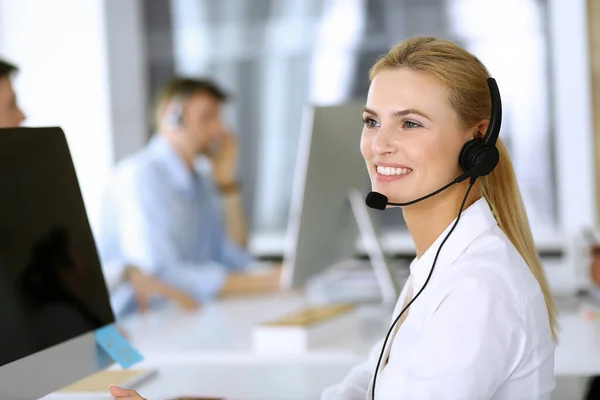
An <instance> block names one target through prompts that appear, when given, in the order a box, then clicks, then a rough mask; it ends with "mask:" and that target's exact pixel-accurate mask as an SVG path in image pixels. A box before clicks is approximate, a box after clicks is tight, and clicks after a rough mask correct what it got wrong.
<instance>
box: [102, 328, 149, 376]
mask: <svg viewBox="0 0 600 400" xmlns="http://www.w3.org/2000/svg"><path fill="white" fill-rule="evenodd" d="M94 336H95V337H96V343H97V344H98V345H99V346H100V347H101V348H102V349H103V350H104V351H105V352H106V353H107V354H108V355H109V356H110V357H111V358H112V359H113V360H114V361H115V362H117V363H119V365H121V367H123V368H129V367H131V366H132V365H134V364H136V363H138V362H140V361H142V360H143V359H144V357H142V355H141V354H140V353H139V352H138V351H137V350H136V349H135V347H133V346H132V345H131V343H129V341H128V340H127V339H126V338H125V337H124V336H123V335H122V334H121V332H119V330H118V329H117V327H116V326H115V324H110V325H106V326H104V327H102V328H100V329H98V330H96V332H94Z"/></svg>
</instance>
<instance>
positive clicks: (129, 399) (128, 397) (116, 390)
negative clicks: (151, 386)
mask: <svg viewBox="0 0 600 400" xmlns="http://www.w3.org/2000/svg"><path fill="white" fill-rule="evenodd" d="M109 391H110V394H111V395H112V396H113V397H114V398H115V399H120V400H146V399H145V398H143V397H142V396H140V395H139V394H138V392H136V391H135V390H127V389H122V388H120V387H118V386H112V385H111V387H110V389H109Z"/></svg>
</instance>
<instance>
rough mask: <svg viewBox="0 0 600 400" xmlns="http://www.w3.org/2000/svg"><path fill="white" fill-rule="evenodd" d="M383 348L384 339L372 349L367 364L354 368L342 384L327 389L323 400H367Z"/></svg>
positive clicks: (322, 397)
mask: <svg viewBox="0 0 600 400" xmlns="http://www.w3.org/2000/svg"><path fill="white" fill-rule="evenodd" d="M381 346H383V339H381V340H380V341H378V342H377V343H376V344H375V345H374V346H373V347H372V348H371V350H370V352H369V357H368V358H367V360H366V361H365V362H363V363H361V364H358V365H357V366H355V367H353V368H352V369H351V370H350V372H349V373H348V375H346V377H345V378H344V379H343V380H342V381H341V382H340V383H338V384H336V385H334V386H331V387H328V388H327V389H325V390H324V391H323V393H322V395H321V400H365V399H366V396H367V391H368V389H369V385H370V383H371V379H372V378H373V372H374V371H375V367H376V366H377V360H378V359H379V355H380V353H381Z"/></svg>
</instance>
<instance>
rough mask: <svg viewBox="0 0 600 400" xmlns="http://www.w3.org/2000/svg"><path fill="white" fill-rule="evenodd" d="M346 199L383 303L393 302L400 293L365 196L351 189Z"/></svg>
mask: <svg viewBox="0 0 600 400" xmlns="http://www.w3.org/2000/svg"><path fill="white" fill-rule="evenodd" d="M348 201H349V202H350V207H351V208H352V214H353V215H354V219H355V220H356V224H357V226H358V232H359V235H360V238H361V240H362V243H363V245H364V247H365V251H366V253H367V255H368V257H369V261H370V263H371V267H372V268H373V273H374V274H375V278H376V280H377V283H378V285H379V290H380V291H381V298H382V301H383V303H385V304H395V303H396V301H397V300H398V296H399V295H400V291H399V288H398V286H397V284H396V280H395V279H394V274H393V273H392V270H391V269H390V266H389V265H388V263H387V261H386V258H385V255H384V253H383V249H382V248H381V243H380V240H379V235H378V232H377V229H376V227H375V224H374V223H373V220H372V219H371V216H370V215H369V210H368V208H367V205H366V204H365V198H364V196H363V194H362V193H361V192H360V191H359V190H358V189H352V190H350V192H349V193H348Z"/></svg>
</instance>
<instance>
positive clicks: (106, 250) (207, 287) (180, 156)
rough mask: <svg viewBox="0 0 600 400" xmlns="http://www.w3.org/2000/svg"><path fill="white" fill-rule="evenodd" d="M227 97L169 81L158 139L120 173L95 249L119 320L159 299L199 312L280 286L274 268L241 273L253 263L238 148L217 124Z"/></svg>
mask: <svg viewBox="0 0 600 400" xmlns="http://www.w3.org/2000/svg"><path fill="white" fill-rule="evenodd" d="M225 100H226V96H225V94H224V93H223V92H222V91H221V89H220V88H218V87H217V86H216V85H215V84H214V83H212V82H210V81H207V80H196V79H181V78H176V79H174V80H172V81H171V82H169V83H168V84H167V85H166V86H165V88H164V89H163V90H162V91H161V93H160V94H159V97H158V101H157V104H156V112H155V114H156V115H155V117H156V126H157V128H158V133H157V134H155V135H154V137H153V138H152V139H151V140H150V143H149V144H148V145H147V146H146V148H144V149H143V150H142V151H140V152H138V153H137V154H134V155H132V156H130V157H129V158H127V159H125V160H123V161H122V162H121V163H119V165H118V166H117V168H116V171H115V174H114V179H113V181H112V182H111V184H110V185H109V188H108V192H107V196H106V199H105V202H104V208H103V217H102V226H101V228H100V231H99V235H98V247H99V251H100V255H101V258H102V261H103V265H104V270H105V276H106V279H107V282H108V286H109V289H110V292H111V302H112V306H113V309H114V311H115V314H116V315H117V317H121V316H124V315H126V314H128V313H129V312H132V311H136V310H140V308H141V309H142V311H143V310H144V309H146V308H147V307H149V305H150V303H151V302H152V301H153V299H154V298H156V297H159V298H161V299H162V300H164V299H167V300H172V301H174V302H175V303H177V304H179V305H180V306H181V307H184V308H195V307H196V305H197V304H198V303H201V302H203V301H206V300H209V299H212V298H214V297H215V296H217V295H219V294H222V293H239V292H253V291H265V290H275V289H277V288H278V286H279V277H280V273H279V272H280V269H279V268H276V269H275V270H274V271H272V272H270V273H266V274H262V275H257V274H247V273H245V271H246V270H247V268H248V266H249V265H250V263H251V261H252V258H251V256H250V255H249V254H248V252H247V251H246V250H245V249H244V248H243V246H244V245H245V243H246V228H245V221H244V214H243V212H242V201H241V196H240V193H239V190H238V184H237V182H236V179H235V175H236V169H237V162H236V160H237V141H236V140H235V137H234V136H233V135H231V134H229V133H227V131H226V129H225V127H224V124H223V121H222V117H221V105H222V103H223V102H224V101H225ZM223 217H224V218H223ZM151 300H152V301H151Z"/></svg>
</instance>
